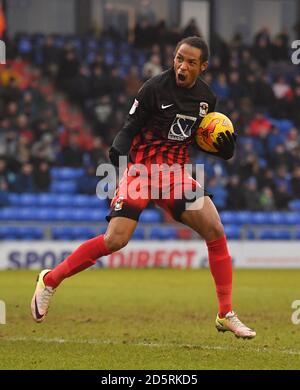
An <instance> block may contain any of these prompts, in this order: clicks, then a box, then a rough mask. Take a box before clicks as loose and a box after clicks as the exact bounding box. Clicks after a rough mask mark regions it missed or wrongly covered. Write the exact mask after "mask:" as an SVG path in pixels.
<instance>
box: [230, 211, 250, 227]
mask: <svg viewBox="0 0 300 390" xmlns="http://www.w3.org/2000/svg"><path fill="white" fill-rule="evenodd" d="M234 222H235V223H236V224H238V225H249V224H251V222H252V213H251V211H238V212H236V213H235V220H234Z"/></svg>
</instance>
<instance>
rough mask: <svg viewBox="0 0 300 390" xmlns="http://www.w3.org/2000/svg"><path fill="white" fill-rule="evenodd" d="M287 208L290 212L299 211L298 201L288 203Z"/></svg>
mask: <svg viewBox="0 0 300 390" xmlns="http://www.w3.org/2000/svg"><path fill="white" fill-rule="evenodd" d="M289 207H290V209H291V210H294V211H300V199H294V200H292V201H290V203H289Z"/></svg>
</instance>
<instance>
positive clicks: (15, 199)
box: [8, 192, 20, 206]
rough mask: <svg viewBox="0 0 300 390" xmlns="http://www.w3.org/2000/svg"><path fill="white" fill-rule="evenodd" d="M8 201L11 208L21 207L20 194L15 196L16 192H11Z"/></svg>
mask: <svg viewBox="0 0 300 390" xmlns="http://www.w3.org/2000/svg"><path fill="white" fill-rule="evenodd" d="M8 201H9V204H10V205H11V206H19V204H20V194H15V193H14V192H10V193H9V194H8Z"/></svg>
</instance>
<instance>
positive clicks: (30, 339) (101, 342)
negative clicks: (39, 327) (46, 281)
mask: <svg viewBox="0 0 300 390" xmlns="http://www.w3.org/2000/svg"><path fill="white" fill-rule="evenodd" d="M1 341H7V342H21V341H25V342H36V343H49V344H90V345H128V346H136V347H141V346H142V347H154V348H170V347H171V348H172V347H173V348H174V347H176V348H191V349H193V348H194V349H205V350H211V351H240V349H239V348H234V347H232V346H222V345H215V346H213V345H201V344H175V343H145V342H128V343H127V342H122V341H116V340H100V339H86V340H79V339H63V338H50V339H47V338H42V337H3V338H0V344H1ZM246 342H249V340H247V341H246ZM244 345H245V344H243V346H244ZM245 350H246V352H259V353H278V354H284V355H296V356H300V351H293V350H283V349H272V348H270V349H268V348H264V347H263V348H253V347H248V346H247V348H245Z"/></svg>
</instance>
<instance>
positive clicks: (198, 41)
mask: <svg viewBox="0 0 300 390" xmlns="http://www.w3.org/2000/svg"><path fill="white" fill-rule="evenodd" d="M184 43H186V44H187V45H190V46H192V47H196V48H197V49H200V50H201V58H200V59H201V61H202V62H205V61H208V58H209V48H208V45H207V43H206V41H205V40H204V39H203V38H201V37H197V36H193V37H187V38H183V39H182V40H181V41H180V42H178V43H177V46H176V48H175V52H174V55H176V53H177V51H178V49H179V48H180V46H181V45H183V44H184Z"/></svg>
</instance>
